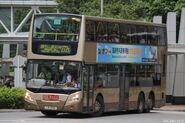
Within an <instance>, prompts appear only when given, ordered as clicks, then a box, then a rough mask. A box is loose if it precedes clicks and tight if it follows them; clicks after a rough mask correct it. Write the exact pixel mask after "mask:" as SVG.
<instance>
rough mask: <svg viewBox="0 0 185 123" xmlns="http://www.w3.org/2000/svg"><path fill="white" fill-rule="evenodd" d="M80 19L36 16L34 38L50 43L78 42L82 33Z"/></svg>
mask: <svg viewBox="0 0 185 123" xmlns="http://www.w3.org/2000/svg"><path fill="white" fill-rule="evenodd" d="M80 21H81V19H80V18H79V17H74V16H55V15H51V16H49V15H48V16H36V18H35V21H34V30H33V38H34V39H38V40H50V41H71V42H73V41H78V40H79V32H80Z"/></svg>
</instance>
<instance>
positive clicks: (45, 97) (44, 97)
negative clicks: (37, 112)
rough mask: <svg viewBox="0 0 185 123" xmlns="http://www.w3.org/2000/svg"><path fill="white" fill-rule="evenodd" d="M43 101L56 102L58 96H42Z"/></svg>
mask: <svg viewBox="0 0 185 123" xmlns="http://www.w3.org/2000/svg"><path fill="white" fill-rule="evenodd" d="M42 98H43V100H46V101H58V100H59V95H43V97H42Z"/></svg>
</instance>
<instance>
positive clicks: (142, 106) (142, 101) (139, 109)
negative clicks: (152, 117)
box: [137, 94, 145, 113]
mask: <svg viewBox="0 0 185 123" xmlns="http://www.w3.org/2000/svg"><path fill="white" fill-rule="evenodd" d="M144 109H145V99H144V96H143V94H140V95H139V97H138V102H137V112H138V113H143V112H144Z"/></svg>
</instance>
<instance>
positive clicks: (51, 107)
mask: <svg viewBox="0 0 185 123" xmlns="http://www.w3.org/2000/svg"><path fill="white" fill-rule="evenodd" d="M44 109H45V110H57V107H56V106H44Z"/></svg>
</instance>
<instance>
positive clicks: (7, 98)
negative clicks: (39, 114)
mask: <svg viewBox="0 0 185 123" xmlns="http://www.w3.org/2000/svg"><path fill="white" fill-rule="evenodd" d="M24 94H25V90H24V89H21V88H7V87H1V88H0V109H6V108H11V109H20V108H24Z"/></svg>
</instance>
